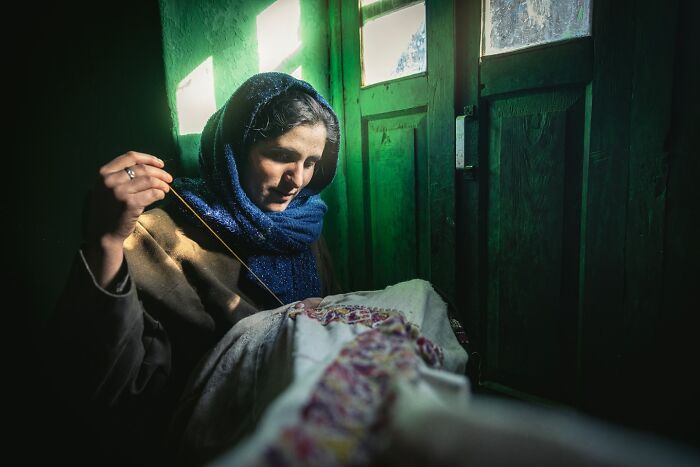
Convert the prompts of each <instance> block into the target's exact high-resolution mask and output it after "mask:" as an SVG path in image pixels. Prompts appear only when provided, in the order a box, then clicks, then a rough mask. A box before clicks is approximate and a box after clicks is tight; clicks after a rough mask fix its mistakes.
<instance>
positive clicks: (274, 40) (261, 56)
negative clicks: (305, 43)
mask: <svg viewBox="0 0 700 467" xmlns="http://www.w3.org/2000/svg"><path fill="white" fill-rule="evenodd" d="M256 25H257V36H258V65H259V66H258V68H259V71H275V70H277V69H278V67H279V66H280V65H281V64H282V62H284V60H285V59H287V58H288V57H289V56H290V55H292V53H294V52H295V51H296V50H297V49H298V48H299V47H300V46H301V39H300V31H299V29H300V26H301V6H300V4H299V0H277V1H276V2H275V3H273V4H272V5H270V6H269V7H267V8H266V9H265V10H264V11H263V12H262V13H260V14H259V15H258V17H257V18H256Z"/></svg>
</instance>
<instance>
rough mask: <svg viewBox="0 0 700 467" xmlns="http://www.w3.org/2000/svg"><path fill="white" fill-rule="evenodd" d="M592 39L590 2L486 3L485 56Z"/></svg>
mask: <svg viewBox="0 0 700 467" xmlns="http://www.w3.org/2000/svg"><path fill="white" fill-rule="evenodd" d="M590 35H591V0H484V50H483V53H484V55H491V54H497V53H502V52H510V51H512V50H517V49H522V48H525V47H530V46H533V45H539V44H547V43H549V42H555V41H561V40H565V39H572V38H575V37H583V36H590Z"/></svg>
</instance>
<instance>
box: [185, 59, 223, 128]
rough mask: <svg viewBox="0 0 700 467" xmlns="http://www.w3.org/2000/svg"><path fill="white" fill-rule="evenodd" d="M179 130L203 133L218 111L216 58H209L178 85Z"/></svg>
mask: <svg viewBox="0 0 700 467" xmlns="http://www.w3.org/2000/svg"><path fill="white" fill-rule="evenodd" d="M175 99H176V105H177V121H178V132H179V133H180V134H181V135H188V134H192V133H201V132H202V130H203V129H204V125H206V123H207V120H208V119H209V117H210V116H211V115H212V114H213V113H214V112H216V99H215V97H214V60H213V58H212V57H209V58H207V59H206V60H204V62H202V64H201V65H199V66H198V67H197V68H195V69H194V70H193V71H192V72H191V73H190V74H189V75H187V77H185V79H183V80H182V81H180V84H178V85H177V92H176V97H175Z"/></svg>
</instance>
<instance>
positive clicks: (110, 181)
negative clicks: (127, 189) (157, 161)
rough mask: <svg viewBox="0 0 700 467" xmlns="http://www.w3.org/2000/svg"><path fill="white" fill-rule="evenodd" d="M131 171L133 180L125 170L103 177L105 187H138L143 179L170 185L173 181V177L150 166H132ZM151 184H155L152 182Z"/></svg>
mask: <svg viewBox="0 0 700 467" xmlns="http://www.w3.org/2000/svg"><path fill="white" fill-rule="evenodd" d="M130 169H131V170H132V172H133V178H131V176H130V175H129V174H127V173H126V171H125V170H119V171H117V172H112V173H109V174H107V175H103V177H104V184H105V186H106V187H107V188H114V187H116V186H117V185H120V184H128V185H132V186H133V185H136V184H137V183H138V182H141V181H142V180H143V179H153V178H155V179H157V180H160V181H161V182H163V183H164V184H168V183H171V182H172V181H173V177H172V175H170V174H169V173H168V172H166V171H165V170H163V169H159V168H157V167H153V166H150V165H144V164H137V165H134V166H131V167H130ZM151 183H155V182H154V181H151ZM140 185H141V184H139V186H140ZM161 186H162V185H161ZM166 191H167V190H166Z"/></svg>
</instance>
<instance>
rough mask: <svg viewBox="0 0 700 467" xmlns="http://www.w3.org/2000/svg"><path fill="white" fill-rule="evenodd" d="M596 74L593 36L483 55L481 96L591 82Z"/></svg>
mask: <svg viewBox="0 0 700 467" xmlns="http://www.w3.org/2000/svg"><path fill="white" fill-rule="evenodd" d="M592 73H593V40H592V39H591V38H590V37H585V38H581V39H573V40H570V41H564V42H558V43H555V44H551V45H543V46H538V47H533V48H530V49H522V50H518V51H516V52H512V53H506V54H499V55H492V56H487V57H483V58H482V63H481V81H482V83H483V84H484V87H483V89H482V90H481V95H482V97H486V96H490V95H494V94H501V93H505V92H515V91H520V90H527V89H536V88H547V87H552V86H563V85H566V84H582V83H588V82H590V81H591V78H592Z"/></svg>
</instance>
